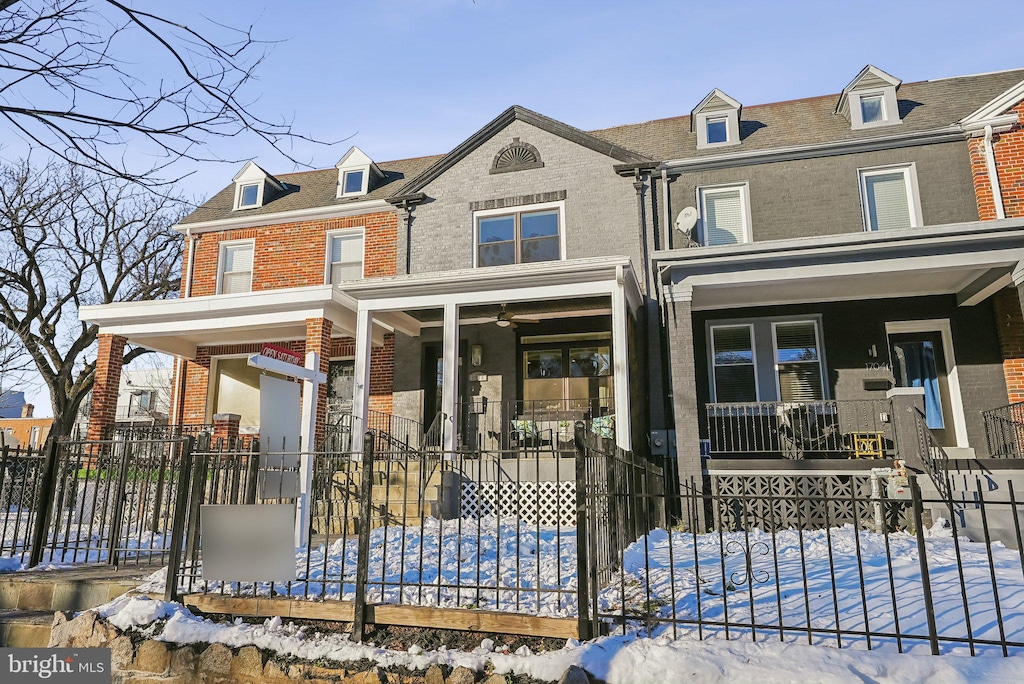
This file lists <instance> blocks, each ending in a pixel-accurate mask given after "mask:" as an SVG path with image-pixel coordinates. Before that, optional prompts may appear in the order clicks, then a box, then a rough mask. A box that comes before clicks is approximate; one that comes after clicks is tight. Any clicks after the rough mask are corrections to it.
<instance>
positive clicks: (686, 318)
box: [665, 293, 704, 517]
mask: <svg viewBox="0 0 1024 684" xmlns="http://www.w3.org/2000/svg"><path fill="white" fill-rule="evenodd" d="M667 314H668V319H667V320H666V322H665V323H666V326H665V327H666V332H667V337H668V351H669V365H670V370H671V381H672V411H673V414H674V417H675V430H676V467H677V469H678V472H679V481H680V484H685V485H689V483H690V480H691V479H692V480H693V482H694V484H695V485H696V488H697V490H698V492H702V491H703V490H704V467H703V462H702V458H701V454H700V417H699V409H698V405H697V378H696V376H695V372H696V365H695V362H694V347H693V315H692V311H691V303H690V299H689V298H684V297H682V296H680V295H679V294H678V293H677V294H675V301H673V302H672V303H670V304H669V309H668V312H667ZM697 508H698V516H699V517H700V515H701V513H702V510H701V509H702V507H701V506H698V507H697Z"/></svg>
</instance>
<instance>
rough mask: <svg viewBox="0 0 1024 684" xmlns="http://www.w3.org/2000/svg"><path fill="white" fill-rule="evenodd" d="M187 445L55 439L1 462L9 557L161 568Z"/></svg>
mask: <svg viewBox="0 0 1024 684" xmlns="http://www.w3.org/2000/svg"><path fill="white" fill-rule="evenodd" d="M185 441H186V440H180V439H179V440H158V439H133V440H123V439H115V440H106V441H99V442H83V441H55V442H54V443H52V444H51V446H50V447H49V450H48V451H46V452H45V453H42V452H39V451H38V450H37V451H33V450H24V451H21V450H10V449H4V450H3V454H2V457H0V479H2V483H0V490H2V497H3V502H2V503H3V508H2V511H0V515H2V516H3V519H2V521H0V526H2V528H3V545H2V552H3V555H4V556H6V557H9V558H11V559H17V561H18V562H19V563H21V564H23V565H27V566H35V565H38V564H39V563H95V562H103V561H105V562H109V563H112V564H125V563H131V564H147V565H148V564H162V563H163V562H165V558H164V554H165V552H166V551H167V549H168V548H169V543H170V537H169V535H170V530H171V528H172V524H173V521H174V516H175V513H176V511H175V508H174V504H173V502H174V500H175V496H176V490H177V487H178V484H179V483H180V477H181V458H182V454H183V452H184V451H185V450H187V447H186V446H185Z"/></svg>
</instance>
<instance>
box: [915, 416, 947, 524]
mask: <svg viewBox="0 0 1024 684" xmlns="http://www.w3.org/2000/svg"><path fill="white" fill-rule="evenodd" d="M914 422H915V423H916V424H917V440H918V452H919V455H920V457H921V462H922V463H923V464H924V470H925V472H926V473H927V474H928V477H930V478H931V480H932V484H934V485H935V489H936V490H937V491H938V492H939V495H940V496H942V498H943V499H944V500H945V501H946V503H947V504H948V505H949V510H950V512H951V513H952V511H953V491H952V487H950V484H949V455H948V454H947V453H946V450H945V449H943V448H942V445H941V444H939V441H938V440H937V439H936V438H935V434H934V433H933V432H932V431H931V430H930V429H929V428H928V423H927V418H926V417H925V415H924V413H923V412H922V411H921V409H919V408H917V407H916V406H915V407H914Z"/></svg>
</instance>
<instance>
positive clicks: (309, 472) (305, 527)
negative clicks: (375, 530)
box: [295, 352, 320, 546]
mask: <svg viewBox="0 0 1024 684" xmlns="http://www.w3.org/2000/svg"><path fill="white" fill-rule="evenodd" d="M306 368H307V369H308V370H310V371H311V372H312V374H314V376H315V374H316V373H319V372H320V355H319V354H317V353H316V352H307V353H306ZM319 394H320V383H319V382H317V381H316V378H315V377H314V378H313V379H307V380H303V381H302V397H303V399H302V423H301V424H300V428H299V442H300V443H301V444H302V451H301V452H300V453H299V500H298V512H297V514H296V516H295V545H296V546H305V545H306V544H307V543H308V542H309V513H310V497H311V496H312V492H313V450H314V449H315V448H316V444H315V443H314V442H315V440H316V409H317V399H318V398H319V397H318V395H319Z"/></svg>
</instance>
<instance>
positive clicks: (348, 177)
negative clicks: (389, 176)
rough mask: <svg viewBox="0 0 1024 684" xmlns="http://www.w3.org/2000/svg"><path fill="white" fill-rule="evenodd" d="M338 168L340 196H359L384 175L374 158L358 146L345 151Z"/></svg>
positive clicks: (337, 165) (371, 187) (371, 188)
mask: <svg viewBox="0 0 1024 684" xmlns="http://www.w3.org/2000/svg"><path fill="white" fill-rule="evenodd" d="M335 166H336V168H337V169H338V197H339V198H342V197H358V196H360V195H365V194H367V193H368V192H370V191H371V190H373V187H374V185H373V184H374V181H376V180H379V179H381V178H383V177H384V173H383V172H382V171H381V170H380V169H379V168H377V165H376V164H374V163H373V160H372V159H370V158H369V157H368V156H366V153H365V152H363V151H362V150H361V149H359V148H358V147H353V148H351V149H349V151H348V152H346V153H345V156H344V157H342V158H341V161H339V162H338V163H337V164H336V165H335Z"/></svg>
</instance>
